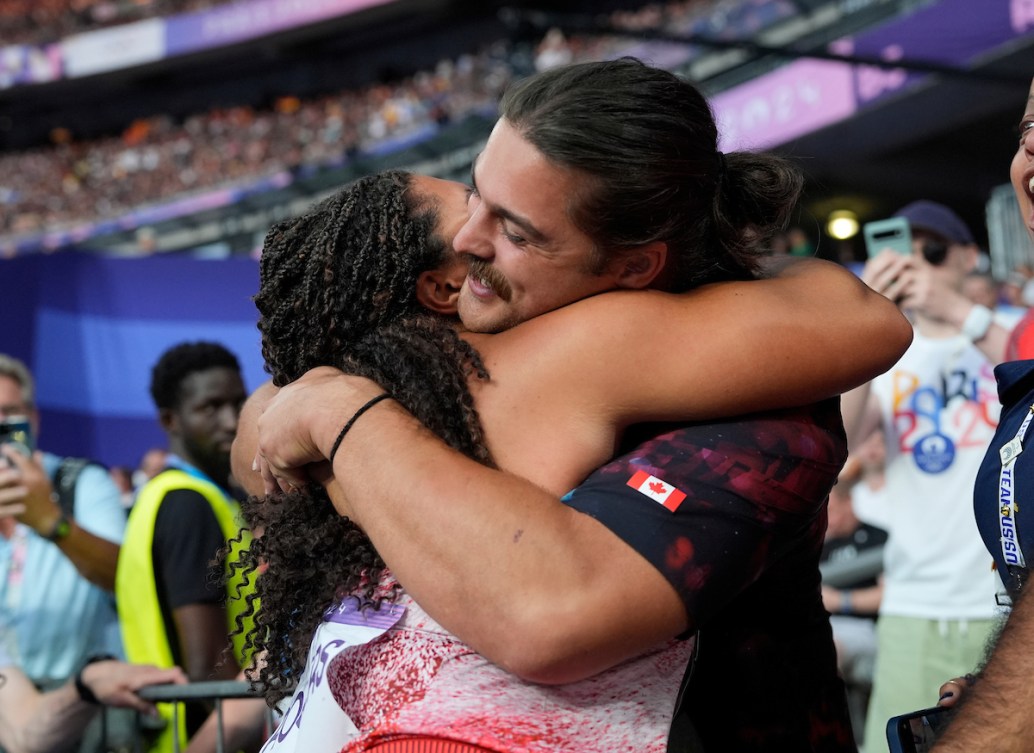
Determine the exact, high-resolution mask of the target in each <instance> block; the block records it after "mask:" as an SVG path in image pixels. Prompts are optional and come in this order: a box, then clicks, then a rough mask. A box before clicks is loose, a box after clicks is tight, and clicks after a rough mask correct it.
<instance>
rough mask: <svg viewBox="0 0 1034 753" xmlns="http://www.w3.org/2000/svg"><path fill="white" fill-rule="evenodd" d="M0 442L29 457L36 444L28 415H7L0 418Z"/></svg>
mask: <svg viewBox="0 0 1034 753" xmlns="http://www.w3.org/2000/svg"><path fill="white" fill-rule="evenodd" d="M0 444H9V445H11V446H12V447H14V448H15V449H16V450H18V452H20V453H22V454H23V455H25V456H26V457H31V456H32V452H33V450H35V449H36V444H35V442H34V441H33V437H32V424H30V423H29V417H28V416H8V417H7V418H4V419H0Z"/></svg>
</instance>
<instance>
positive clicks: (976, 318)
mask: <svg viewBox="0 0 1034 753" xmlns="http://www.w3.org/2000/svg"><path fill="white" fill-rule="evenodd" d="M993 322H994V313H993V312H992V311H991V309H989V308H988V307H987V306H981V305H980V304H979V303H978V304H976V305H975V306H973V308H971V309H970V310H969V313H968V314H966V321H964V322H963V323H962V334H964V335H965V336H966V337H967V338H968V339H969V341H970V342H974V343H975V342H976V341H977V340H980V339H982V338H983V337H984V335H986V334H987V330H989V329H990V328H991V324H992V323H993Z"/></svg>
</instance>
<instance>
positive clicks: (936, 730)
mask: <svg viewBox="0 0 1034 753" xmlns="http://www.w3.org/2000/svg"><path fill="white" fill-rule="evenodd" d="M952 711H953V709H949V708H945V707H944V706H934V707H933V708H932V709H921V710H920V711H913V712H912V713H910V714H902V715H901V716H893V717H891V718H890V720H889V721H888V722H887V742H888V743H890V753H923V752H924V751H928V750H930V749H931V748H933V744H934V742H935V741H936V740H937V737H938V735H940V733H941V732H942V731H943V730H944V728H945V727H946V726H947V724H948V722H949V721H950V720H951V717H952Z"/></svg>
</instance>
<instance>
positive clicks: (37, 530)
mask: <svg viewBox="0 0 1034 753" xmlns="http://www.w3.org/2000/svg"><path fill="white" fill-rule="evenodd" d="M15 416H18V417H23V418H26V419H27V420H28V425H29V427H30V429H29V431H30V433H31V435H32V436H33V437H38V436H39V429H40V419H39V411H38V410H37V407H36V395H35V383H34V380H33V378H32V375H31V374H30V373H29V370H28V369H27V368H26V367H25V364H23V363H22V362H21V361H19V360H17V359H15V358H12V357H10V356H7V355H4V354H0V418H3V419H10V418H12V417H15ZM31 443H32V441H31V440H29V441H28V442H27V444H31ZM22 447H23V448H24V447H25V445H24V444H23V445H22ZM125 525H126V515H125V511H124V510H123V508H122V503H121V499H120V497H119V492H118V488H117V487H116V486H115V484H114V482H113V481H112V480H111V477H110V476H109V475H108V472H107V470H106V469H104V468H103V467H101V466H100V465H97V464H94V463H89V462H87V461H86V460H82V459H79V458H59V457H57V456H56V455H53V454H51V453H47V452H36V453H34V454H33V455H32V456H29V455H27V454H22V453H21V452H20V451H19V450H17V449H15V446H14V444H11V443H4V444H2V445H0V644H2V645H0V649H2V650H3V652H4V654H5V655H6V656H7V657H8V659H9V660H10V661H11V662H12V663H13V664H14V665H15V666H17V667H19V668H20V669H21V670H22V671H23V672H24V673H25V674H26V675H27V676H28V677H29V679H30V680H31V681H32V682H33V683H35V684H36V686H38V687H41V688H52V687H56V686H57V685H59V684H61V683H64V682H65V681H66V680H68V678H69V677H71V676H72V675H74V674H75V672H76V671H77V670H78V669H79V668H80V667H81V666H82V665H83V663H84V662H85V661H86V659H87V657H89V656H91V655H94V654H111V655H115V656H121V655H122V644H121V641H120V640H119V633H118V623H117V619H116V615H115V608H114V604H113V602H112V595H111V593H110V592H111V590H112V589H113V588H114V584H115V567H116V562H117V560H118V556H119V542H120V541H121V540H122V535H123V532H124V529H125ZM123 721H124V720H123ZM121 731H122V732H128V727H127V728H123V729H121Z"/></svg>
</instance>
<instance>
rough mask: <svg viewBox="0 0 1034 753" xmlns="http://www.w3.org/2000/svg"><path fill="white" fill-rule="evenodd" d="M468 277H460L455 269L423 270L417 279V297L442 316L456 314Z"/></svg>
mask: <svg viewBox="0 0 1034 753" xmlns="http://www.w3.org/2000/svg"><path fill="white" fill-rule="evenodd" d="M464 277H466V268H465V267H464V272H463V277H458V276H457V274H456V271H455V269H453V268H452V267H451V265H450V266H447V267H446V268H444V269H431V270H428V271H426V272H421V273H420V276H419V277H418V278H417V281H416V299H417V301H418V302H419V303H420V305H421V306H423V307H424V308H425V309H427V310H428V311H431V312H433V313H435V314H441V315H442V316H456V300H457V299H458V298H459V296H460V288H461V287H463V279H464Z"/></svg>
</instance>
